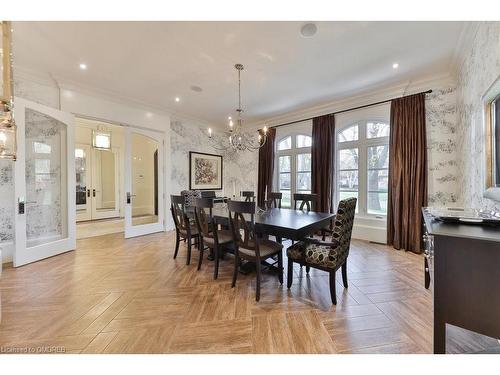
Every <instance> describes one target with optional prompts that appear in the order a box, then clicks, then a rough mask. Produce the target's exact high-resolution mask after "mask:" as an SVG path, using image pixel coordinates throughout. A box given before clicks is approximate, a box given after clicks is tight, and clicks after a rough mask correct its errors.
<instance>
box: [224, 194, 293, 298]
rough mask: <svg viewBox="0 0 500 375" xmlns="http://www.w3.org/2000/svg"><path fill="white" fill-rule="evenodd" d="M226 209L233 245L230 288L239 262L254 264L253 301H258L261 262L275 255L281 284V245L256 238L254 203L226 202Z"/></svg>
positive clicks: (233, 284)
mask: <svg viewBox="0 0 500 375" xmlns="http://www.w3.org/2000/svg"><path fill="white" fill-rule="evenodd" d="M227 208H228V211H229V223H230V226H231V230H232V232H233V239H234V244H235V251H234V271H233V282H232V284H231V287H232V288H234V286H235V285H236V279H237V277H238V268H239V265H240V260H241V259H245V260H248V261H250V262H255V268H256V271H257V283H256V291H255V300H256V301H259V300H260V282H261V267H262V265H261V262H262V261H264V260H266V259H268V258H272V257H274V256H275V255H277V256H278V280H279V282H280V283H281V284H283V253H282V250H283V245H281V244H280V243H277V242H274V241H271V240H268V239H264V238H258V237H257V233H256V231H255V202H238V201H228V202H227ZM245 216H247V218H245ZM248 218H250V220H248Z"/></svg>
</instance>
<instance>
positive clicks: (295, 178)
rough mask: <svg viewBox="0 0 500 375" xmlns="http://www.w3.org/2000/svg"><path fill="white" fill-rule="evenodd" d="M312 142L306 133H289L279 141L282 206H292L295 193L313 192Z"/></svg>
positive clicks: (277, 180) (278, 163)
mask: <svg viewBox="0 0 500 375" xmlns="http://www.w3.org/2000/svg"><path fill="white" fill-rule="evenodd" d="M311 144H312V138H311V136H309V135H305V134H294V135H287V136H285V137H283V138H281V139H280V140H279V141H278V150H277V152H276V155H277V166H278V168H277V176H276V184H275V185H277V189H278V190H279V191H280V192H281V193H283V199H282V201H281V206H282V207H292V196H293V194H294V193H299V192H300V193H310V192H311Z"/></svg>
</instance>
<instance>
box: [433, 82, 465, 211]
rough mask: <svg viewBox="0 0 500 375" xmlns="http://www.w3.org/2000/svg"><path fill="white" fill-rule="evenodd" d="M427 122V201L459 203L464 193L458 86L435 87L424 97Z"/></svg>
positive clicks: (457, 204) (447, 204)
mask: <svg viewBox="0 0 500 375" xmlns="http://www.w3.org/2000/svg"><path fill="white" fill-rule="evenodd" d="M425 110H426V126H427V149H428V152H427V163H428V183H429V188H428V192H429V195H428V199H429V202H428V204H429V205H430V206H460V205H461V204H462V197H461V192H460V188H459V186H458V182H459V181H460V161H459V151H458V148H457V137H458V130H457V111H456V89H455V88H454V87H452V88H447V89H434V90H433V92H432V93H431V94H427V96H426V101H425Z"/></svg>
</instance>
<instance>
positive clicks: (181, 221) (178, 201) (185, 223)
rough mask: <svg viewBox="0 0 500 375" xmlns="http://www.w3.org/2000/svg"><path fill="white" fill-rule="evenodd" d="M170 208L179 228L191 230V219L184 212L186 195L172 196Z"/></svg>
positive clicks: (176, 226)
mask: <svg viewBox="0 0 500 375" xmlns="http://www.w3.org/2000/svg"><path fill="white" fill-rule="evenodd" d="M170 210H171V211H172V218H173V219H174V224H175V228H176V229H177V230H181V229H182V230H189V219H187V216H186V214H185V213H184V197H182V196H181V195H171V196H170Z"/></svg>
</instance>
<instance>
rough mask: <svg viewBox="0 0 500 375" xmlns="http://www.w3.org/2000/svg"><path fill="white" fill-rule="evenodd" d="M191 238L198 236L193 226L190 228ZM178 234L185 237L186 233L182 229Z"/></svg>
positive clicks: (196, 229)
mask: <svg viewBox="0 0 500 375" xmlns="http://www.w3.org/2000/svg"><path fill="white" fill-rule="evenodd" d="M190 229H191V236H197V235H198V228H196V227H195V226H191V228H190ZM179 232H180V233H181V236H183V237H187V235H188V234H187V231H186V230H184V229H179Z"/></svg>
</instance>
